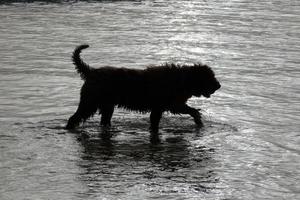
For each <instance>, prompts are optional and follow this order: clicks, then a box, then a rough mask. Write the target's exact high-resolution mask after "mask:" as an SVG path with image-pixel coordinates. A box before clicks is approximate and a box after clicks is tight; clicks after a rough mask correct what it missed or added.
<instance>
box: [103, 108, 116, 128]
mask: <svg viewBox="0 0 300 200" xmlns="http://www.w3.org/2000/svg"><path fill="white" fill-rule="evenodd" d="M100 110H101V121H100V124H101V126H110V125H111V123H110V120H111V118H112V115H113V113H114V105H105V106H102V107H101V108H100Z"/></svg>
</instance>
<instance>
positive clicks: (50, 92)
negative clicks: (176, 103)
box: [0, 0, 300, 200]
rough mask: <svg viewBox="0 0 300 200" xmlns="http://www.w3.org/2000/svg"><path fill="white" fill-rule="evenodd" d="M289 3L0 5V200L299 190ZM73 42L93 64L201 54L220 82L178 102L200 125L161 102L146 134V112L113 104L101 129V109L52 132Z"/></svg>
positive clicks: (71, 90) (66, 105) (299, 84)
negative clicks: (197, 115)
mask: <svg viewBox="0 0 300 200" xmlns="http://www.w3.org/2000/svg"><path fill="white" fill-rule="evenodd" d="M1 2H3V1H1ZM56 2H59V1H56ZM299 10H300V3H299V1H297V0H287V1H283V0H281V1H280V0H279V1H272V2H270V1H257V0H254V1H253V0H252V1H239V0H236V1H218V0H214V1H176V2H175V1H174V2H170V1H164V0H161V1H140V2H139V1H116V2H114V1H106V2H97V1H93V2H92V1H80V2H77V3H70V2H67V3H45V2H42V3H41V2H40V3H37V2H33V3H2V4H0V46H1V49H0V94H1V96H0V123H1V125H0V126H1V132H0V149H1V157H0V161H1V165H0V175H1V179H0V199H5V200H6V199H14V200H16V199H212V200H215V199H243V200H244V199H247V200H248V199H278V200H281V199H299V198H300V187H299V185H300V184H299V183H300V161H299V160H300V156H299V154H300V148H299V144H300V139H299V138H300V135H299V130H300V124H299V121H300V110H299V108H300V103H299V102H300V91H299V88H300V68H299V63H300V59H299V58H300V50H299V49H300V39H299V35H300V15H299ZM82 43H88V44H90V46H91V47H90V48H89V49H87V50H85V51H84V52H83V57H84V59H85V60H86V61H87V62H88V63H90V64H91V66H94V67H100V66H103V65H114V66H123V67H132V68H143V67H145V66H146V65H149V64H159V63H163V62H170V61H172V62H181V63H192V62H200V61H201V62H203V63H207V64H209V65H210V66H211V67H212V68H213V69H214V71H215V73H216V75H217V77H218V79H219V80H220V82H221V84H222V88H221V89H220V90H219V91H217V92H216V93H215V94H214V95H213V96H212V97H211V98H210V99H205V98H200V99H199V98H192V99H191V100H190V101H189V104H190V105H191V106H193V107H196V108H201V109H202V114H203V116H204V124H205V127H204V128H202V129H197V128H196V127H195V126H194V124H193V122H192V120H191V119H190V118H189V117H188V116H185V115H183V116H173V115H170V114H168V113H166V114H165V115H164V118H163V119H162V122H161V130H160V134H161V135H160V137H161V143H159V144H151V143H150V134H149V132H148V126H149V120H148V114H145V115H143V114H138V113H133V112H128V111H126V110H118V109H117V110H116V112H115V114H114V117H113V127H112V128H111V129H110V130H102V129H101V128H100V127H99V126H98V125H99V116H95V117H94V118H93V119H90V120H89V121H88V122H87V123H85V124H84V125H83V126H82V127H80V128H79V129H77V130H76V131H66V130H64V129H63V127H64V126H65V124H66V122H67V119H68V117H69V116H70V115H71V114H73V112H74V111H75V109H76V106H77V104H78V99H79V90H80V86H81V84H82V81H81V80H80V78H79V76H78V74H76V72H75V70H74V67H73V65H72V63H71V61H70V55H71V53H72V51H73V49H74V48H75V46H77V45H79V44H82ZM107 132H108V133H109V134H111V135H112V137H111V138H110V139H108V138H107V137H106V135H107Z"/></svg>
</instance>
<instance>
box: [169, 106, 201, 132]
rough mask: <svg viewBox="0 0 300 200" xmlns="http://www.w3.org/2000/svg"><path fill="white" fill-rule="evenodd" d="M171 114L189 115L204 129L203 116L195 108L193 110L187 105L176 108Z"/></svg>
mask: <svg viewBox="0 0 300 200" xmlns="http://www.w3.org/2000/svg"><path fill="white" fill-rule="evenodd" d="M171 112H172V113H174V114H189V115H190V116H191V117H193V118H194V122H195V124H197V126H199V127H203V123H202V120H201V114H200V113H199V111H198V110H197V109H195V108H192V107H190V106H188V105H186V104H184V105H179V106H175V107H173V108H172V109H171Z"/></svg>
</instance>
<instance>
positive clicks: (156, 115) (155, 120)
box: [150, 109, 163, 133]
mask: <svg viewBox="0 0 300 200" xmlns="http://www.w3.org/2000/svg"><path fill="white" fill-rule="evenodd" d="M162 113H163V111H162V110H159V109H157V110H156V109H155V110H152V111H151V114H150V123H151V125H150V131H152V132H153V133H158V127H159V121H160V118H161V116H162Z"/></svg>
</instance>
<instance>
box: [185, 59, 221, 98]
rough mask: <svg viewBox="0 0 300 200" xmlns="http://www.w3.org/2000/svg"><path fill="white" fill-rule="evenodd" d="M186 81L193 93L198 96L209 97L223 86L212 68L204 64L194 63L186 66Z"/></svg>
mask: <svg viewBox="0 0 300 200" xmlns="http://www.w3.org/2000/svg"><path fill="white" fill-rule="evenodd" d="M186 83H187V85H188V87H189V88H187V89H188V90H189V91H190V92H191V95H193V96H196V97H200V96H201V95H203V96H204V97H206V98H209V97H210V95H212V94H213V93H214V92H215V91H216V90H218V89H219V88H220V87H221V84H220V83H219V81H218V80H217V79H216V77H215V73H214V72H213V71H212V69H211V68H210V67H208V66H207V65H202V64H194V65H193V66H189V67H187V68H186Z"/></svg>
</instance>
